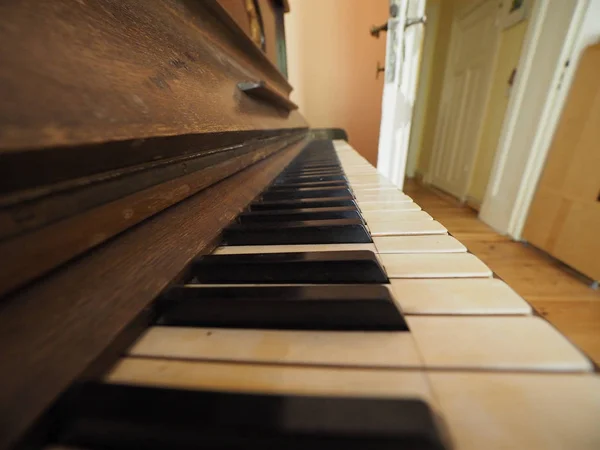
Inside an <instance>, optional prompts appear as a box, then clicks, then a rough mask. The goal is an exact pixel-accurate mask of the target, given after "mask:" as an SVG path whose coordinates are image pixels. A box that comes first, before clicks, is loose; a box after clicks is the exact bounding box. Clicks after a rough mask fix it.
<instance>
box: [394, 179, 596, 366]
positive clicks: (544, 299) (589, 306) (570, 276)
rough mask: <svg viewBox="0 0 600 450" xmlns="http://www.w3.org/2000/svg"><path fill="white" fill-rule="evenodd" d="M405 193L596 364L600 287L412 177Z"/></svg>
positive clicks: (407, 183) (405, 187)
mask: <svg viewBox="0 0 600 450" xmlns="http://www.w3.org/2000/svg"><path fill="white" fill-rule="evenodd" d="M404 192H405V193H406V194H407V195H409V196H410V197H412V198H413V200H414V201H415V202H417V203H418V204H419V205H421V207H422V208H423V210H425V211H427V212H428V213H429V214H431V216H433V218H434V219H436V220H439V221H440V222H441V223H442V224H443V225H445V226H446V228H448V231H449V232H450V233H451V234H452V235H454V236H455V237H456V238H457V239H458V240H460V241H461V242H462V243H463V244H464V245H465V246H466V247H467V248H468V249H469V251H470V252H471V253H473V254H475V255H477V256H478V257H479V258H480V259H481V260H482V261H483V262H485V263H486V264H487V265H488V266H489V267H490V268H491V269H492V270H493V271H494V273H496V275H497V276H498V277H500V278H502V279H503V280H504V281H506V282H507V283H508V284H509V285H510V286H511V287H512V288H513V289H514V290H515V291H516V292H517V293H519V294H520V295H521V296H522V297H523V298H524V299H525V300H527V301H528V302H529V303H530V304H531V305H532V306H533V307H534V308H535V309H536V311H537V312H538V313H539V314H540V315H542V316H544V317H545V318H546V319H548V320H549V321H550V322H551V323H552V324H553V325H554V326H556V328H558V329H559V330H560V331H561V332H562V333H563V334H564V335H565V336H566V337H567V338H569V339H570V340H571V341H572V342H573V343H575V344H576V345H577V346H579V347H580V348H581V349H582V350H583V351H584V352H585V353H587V355H588V356H590V357H591V358H592V359H593V360H594V362H595V363H596V364H600V291H597V290H593V289H591V288H590V287H589V285H588V284H586V283H587V282H586V281H585V280H583V279H582V278H580V277H579V276H577V275H575V274H574V273H572V272H570V271H569V269H568V268H565V267H564V266H563V265H562V264H560V263H559V262H557V261H556V260H553V259H552V258H550V257H548V256H547V255H546V254H544V253H543V252H541V251H539V250H537V249H535V248H534V247H531V246H527V245H525V244H522V243H518V242H514V241H512V240H510V239H508V238H507V237H504V236H501V235H499V234H498V233H496V232H495V231H494V230H492V229H491V228H490V227H488V226H487V225H485V224H484V223H483V222H481V221H480V220H479V219H478V218H477V214H476V212H475V211H473V210H472V209H471V208H469V207H466V206H461V205H460V204H458V203H457V202H456V201H455V200H454V199H453V198H452V197H450V196H447V195H445V194H443V193H441V192H439V191H437V190H435V189H431V188H429V187H426V186H422V185H420V184H418V183H416V182H414V181H413V180H407V181H406V184H405V185H404Z"/></svg>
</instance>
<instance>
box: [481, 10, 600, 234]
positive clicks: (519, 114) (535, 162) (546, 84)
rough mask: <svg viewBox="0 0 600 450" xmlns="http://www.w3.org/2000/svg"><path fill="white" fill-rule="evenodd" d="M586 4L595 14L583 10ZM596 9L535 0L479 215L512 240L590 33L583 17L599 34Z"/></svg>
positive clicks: (536, 179)
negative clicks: (594, 17) (566, 64)
mask: <svg viewBox="0 0 600 450" xmlns="http://www.w3.org/2000/svg"><path fill="white" fill-rule="evenodd" d="M588 5H589V6H590V9H591V8H592V7H593V8H594V12H589V13H588V11H590V10H588ZM598 11H600V0H561V1H560V2H555V1H552V0H537V1H536V2H535V5H534V8H533V11H532V14H531V19H530V24H529V27H528V30H527V34H526V36H525V41H524V43H523V51H522V52H521V58H520V60H519V71H518V73H517V77H516V80H515V84H514V86H513V93H512V95H511V98H510V100H509V104H508V107H507V110H506V113H505V119H504V124H503V126H502V131H501V134H500V140H499V142H498V147H497V151H496V156H495V158H494V165H493V168H492V173H491V175H490V181H489V183H488V187H487V190H486V194H485V197H484V201H483V203H482V206H481V212H480V215H479V217H480V218H481V220H483V221H484V222H486V223H487V224H488V225H490V226H492V227H493V228H495V229H496V230H497V231H499V232H500V233H503V234H508V235H510V236H511V237H513V238H514V239H517V240H518V239H520V238H521V231H522V229H523V225H524V224H525V220H526V218H527V213H528V210H529V206H530V204H531V201H532V199H533V195H534V193H535V189H536V186H537V182H538V180H539V178H540V176H541V172H542V169H543V166H544V162H545V159H546V155H547V152H548V149H549V146H550V143H551V140H552V136H553V134H554V130H555V128H556V125H557V122H558V120H559V118H560V112H561V111H562V108H563V105H564V102H565V100H566V96H567V94H568V90H569V87H570V84H571V81H572V78H573V75H574V73H575V69H576V67H577V61H578V58H579V56H580V53H581V50H582V48H583V46H585V45H587V43H586V42H584V41H585V39H586V38H587V39H589V37H590V29H586V28H585V27H582V25H584V19H586V18H588V20H587V21H585V23H588V22H592V24H591V25H589V26H590V27H592V28H593V27H594V26H595V27H596V29H595V32H596V33H600V24H598V23H597V22H598V21H597V20H596V23H593V22H594V21H593V20H591V19H592V17H593V16H594V15H596V17H597V14H598ZM560 44H562V45H560ZM567 61H569V64H568V67H566V66H565V63H566V62H567ZM549 69H550V70H549Z"/></svg>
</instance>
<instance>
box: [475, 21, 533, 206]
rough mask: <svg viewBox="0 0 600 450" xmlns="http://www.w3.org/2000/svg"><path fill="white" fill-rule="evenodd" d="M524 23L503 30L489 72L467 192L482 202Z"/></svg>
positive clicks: (500, 128)
mask: <svg viewBox="0 0 600 450" xmlns="http://www.w3.org/2000/svg"><path fill="white" fill-rule="evenodd" d="M527 25H528V21H527V20H524V21H523V22H520V23H518V24H517V25H515V26H513V27H511V28H508V29H507V30H504V31H503V32H502V34H501V37H500V46H499V49H498V59H497V60H496V69H495V70H494V74H493V76H492V85H491V90H490V98H489V100H488V105H487V111H486V114H485V120H484V123H483V129H482V131H481V140H480V142H479V147H478V150H477V156H476V159H475V167H474V169H473V178H472V179H471V184H470V187H469V191H468V194H467V195H468V196H469V198H470V199H471V200H472V201H474V202H475V203H479V204H481V203H482V202H483V197H484V196H485V190H486V187H487V183H488V180H489V178H490V173H491V171H492V164H493V162H494V155H495V154H496V147H497V146H498V140H499V139H500V132H501V131H502V123H503V122H504V114H505V112H506V107H507V106H508V99H509V93H510V91H509V86H508V79H509V77H510V74H511V72H512V71H513V69H515V68H516V67H517V64H518V63H519V57H520V56H521V47H522V46H523V39H524V38H525V32H526V31H527Z"/></svg>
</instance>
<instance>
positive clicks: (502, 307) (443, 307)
mask: <svg viewBox="0 0 600 450" xmlns="http://www.w3.org/2000/svg"><path fill="white" fill-rule="evenodd" d="M390 287H391V290H392V293H393V296H394V299H395V301H396V303H397V304H398V305H399V306H400V309H401V310H402V312H403V313H404V314H408V315H428V314H432V315H435V314H444V315H446V314H449V315H494V314H497V315H529V314H531V313H532V309H531V306H530V305H529V303H527V302H526V301H525V300H523V299H522V298H521V297H520V296H519V295H518V294H517V293H516V292H515V291H513V290H512V289H511V288H510V287H509V286H508V285H507V284H506V283H505V282H504V281H502V280H499V279H497V278H477V279H472V278H463V279H459V278H456V279H423V280H409V279H392V280H390Z"/></svg>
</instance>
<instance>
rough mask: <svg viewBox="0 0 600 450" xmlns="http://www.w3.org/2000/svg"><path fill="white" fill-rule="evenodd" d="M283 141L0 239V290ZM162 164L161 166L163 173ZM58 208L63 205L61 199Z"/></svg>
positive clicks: (275, 148) (265, 153) (267, 152)
mask: <svg viewBox="0 0 600 450" xmlns="http://www.w3.org/2000/svg"><path fill="white" fill-rule="evenodd" d="M282 145H283V144H282V143H280V142H278V143H276V144H271V145H265V146H264V148H262V149H260V150H257V151H253V152H249V153H246V154H242V155H240V156H237V157H233V158H229V159H227V160H225V161H223V162H220V163H218V164H214V165H211V166H209V167H206V168H203V169H200V170H197V171H195V172H192V173H190V174H188V175H183V176H180V177H177V178H174V179H172V180H170V181H167V182H164V183H161V184H158V185H155V186H152V187H149V188H147V189H143V190H141V191H139V192H136V193H133V194H131V195H127V196H124V197H122V198H119V199H118V200H114V201H111V202H108V203H105V204H103V205H101V206H98V207H95V208H92V209H90V210H88V211H85V212H82V213H80V214H77V215H75V216H73V217H68V218H66V219H64V220H60V221H57V222H54V223H51V224H49V225H48V226H45V227H43V228H40V229H38V230H35V231H33V232H30V233H25V234H21V235H19V236H17V237H16V238H13V239H10V240H7V241H4V242H0V266H2V267H3V270H1V271H0V294H2V293H5V292H7V291H10V290H12V289H15V288H16V287H18V286H20V285H22V284H24V283H26V282H28V281H30V280H32V279H33V278H35V277H37V276H39V275H41V274H43V273H45V272H47V271H48V270H50V269H52V268H54V267H56V266H57V265H59V264H62V263H64V262H66V261H68V260H69V259H71V258H72V257H74V256H76V255H78V254H80V253H82V252H84V251H86V250H88V249H90V248H92V247H94V246H96V245H98V244H100V243H102V242H104V241H105V240H107V239H109V238H111V237H113V236H115V235H116V234H118V233H120V232H122V231H124V230H126V229H127V228H129V227H132V226H134V225H135V224H137V223H139V222H141V221H142V220H144V219H147V218H148V217H150V216H152V215H154V214H156V213H158V212H160V211H162V210H163V209H165V208H167V207H169V206H171V205H173V204H175V203H177V202H179V201H181V200H183V199H185V198H187V197H189V196H190V195H193V194H195V193H196V192H198V191H199V190H201V189H204V188H206V187H207V186H210V185H211V184H213V183H215V182H217V181H219V180H221V179H223V178H225V177H227V176H230V175H232V174H233V173H235V172H238V171H239V170H242V169H243V168H245V167H247V166H248V165H250V164H253V163H255V162H257V161H259V160H261V159H263V158H265V157H266V156H269V155H270V154H272V153H274V152H276V151H278V150H280V149H281V148H282ZM164 170H165V168H163V169H162V171H164ZM58 205H59V206H63V203H61V201H60V199H59V201H58Z"/></svg>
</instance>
